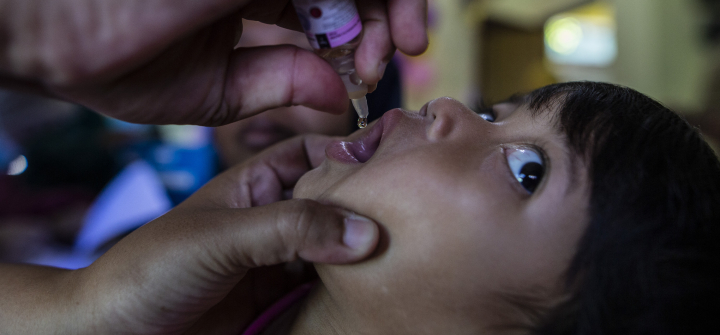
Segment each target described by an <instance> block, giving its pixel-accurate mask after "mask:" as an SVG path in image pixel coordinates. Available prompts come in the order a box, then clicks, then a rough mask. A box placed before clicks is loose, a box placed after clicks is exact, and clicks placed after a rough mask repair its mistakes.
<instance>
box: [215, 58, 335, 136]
mask: <svg viewBox="0 0 720 335" xmlns="http://www.w3.org/2000/svg"><path fill="white" fill-rule="evenodd" d="M227 71H228V72H227V78H226V85H225V92H224V97H225V98H224V99H225V102H226V104H227V105H228V106H230V109H231V115H228V116H227V117H228V118H229V119H227V120H225V121H226V123H228V122H233V121H237V120H240V119H244V118H246V117H249V116H252V115H255V114H257V113H259V112H262V111H265V110H268V109H272V108H277V107H281V106H290V105H302V106H305V107H309V108H312V109H315V110H319V111H323V112H328V113H332V114H342V113H344V112H346V111H347V109H348V95H347V92H346V91H345V86H344V85H343V83H342V80H340V77H339V76H338V75H337V73H335V71H334V70H333V68H332V67H331V66H330V64H328V63H327V62H326V61H325V60H323V59H322V58H320V57H318V56H317V55H315V54H313V53H312V52H310V51H307V50H304V49H301V48H298V47H296V46H292V45H277V46H264V47H254V48H238V49H236V50H235V51H233V54H232V56H231V59H230V64H229V67H228V70H227Z"/></svg>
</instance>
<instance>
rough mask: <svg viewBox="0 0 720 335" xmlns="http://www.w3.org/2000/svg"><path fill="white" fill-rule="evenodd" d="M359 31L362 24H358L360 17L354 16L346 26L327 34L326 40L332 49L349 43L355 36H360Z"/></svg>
mask: <svg viewBox="0 0 720 335" xmlns="http://www.w3.org/2000/svg"><path fill="white" fill-rule="evenodd" d="M361 31H362V22H360V15H355V17H354V18H353V19H352V20H350V22H348V23H347V24H346V25H344V26H342V27H340V28H339V29H337V30H334V31H331V32H328V33H327V37H328V40H330V47H331V48H334V47H336V46H340V45H343V44H345V43H347V42H350V41H351V40H352V39H353V38H355V36H357V35H358V34H360V32H361Z"/></svg>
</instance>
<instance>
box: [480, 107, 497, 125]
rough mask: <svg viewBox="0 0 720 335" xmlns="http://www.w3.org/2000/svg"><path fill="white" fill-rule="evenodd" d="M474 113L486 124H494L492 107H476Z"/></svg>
mask: <svg viewBox="0 0 720 335" xmlns="http://www.w3.org/2000/svg"><path fill="white" fill-rule="evenodd" d="M475 113H477V115H480V117H481V118H483V119H485V120H486V121H487V122H495V111H493V109H492V107H478V108H477V109H476V110H475Z"/></svg>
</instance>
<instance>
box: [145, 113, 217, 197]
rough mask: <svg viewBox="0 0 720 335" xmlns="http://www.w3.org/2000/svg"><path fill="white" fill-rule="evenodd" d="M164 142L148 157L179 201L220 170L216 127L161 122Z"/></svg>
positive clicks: (172, 194) (160, 129)
mask: <svg viewBox="0 0 720 335" xmlns="http://www.w3.org/2000/svg"><path fill="white" fill-rule="evenodd" d="M158 130H159V133H160V139H161V141H160V143H159V144H158V145H157V146H155V147H154V148H152V149H151V150H150V151H149V152H148V154H149V157H146V159H147V160H148V161H150V162H151V163H152V165H153V166H154V167H155V169H156V170H157V171H158V173H159V175H160V179H161V180H162V182H163V184H164V185H165V189H166V190H167V193H168V195H169V196H170V199H171V200H172V201H173V202H174V203H175V204H178V203H180V202H182V201H183V200H185V199H186V198H187V197H188V196H190V195H191V194H192V193H193V192H195V191H197V190H198V189H199V188H200V187H202V186H203V185H205V183H207V182H208V181H209V180H210V179H212V177H214V176H215V173H216V172H217V157H216V153H215V148H214V147H213V145H212V129H211V128H207V127H200V126H174V125H173V126H160V127H158Z"/></svg>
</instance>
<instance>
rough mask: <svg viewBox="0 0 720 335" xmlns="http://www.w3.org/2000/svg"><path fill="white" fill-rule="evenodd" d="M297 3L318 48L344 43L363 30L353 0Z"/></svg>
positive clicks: (309, 34) (315, 0) (311, 42)
mask: <svg viewBox="0 0 720 335" xmlns="http://www.w3.org/2000/svg"><path fill="white" fill-rule="evenodd" d="M293 5H294V6H295V10H296V11H297V14H298V18H299V19H300V23H302V26H303V29H304V30H305V34H306V35H307V38H308V41H309V42H310V45H311V46H312V47H313V48H315V49H332V48H335V47H337V46H340V45H343V44H345V43H347V42H350V41H351V40H352V39H354V38H355V37H357V36H358V35H359V34H360V32H361V31H362V22H361V21H360V15H358V12H357V8H356V7H355V2H354V1H353V0H314V1H308V0H294V1H293Z"/></svg>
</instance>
